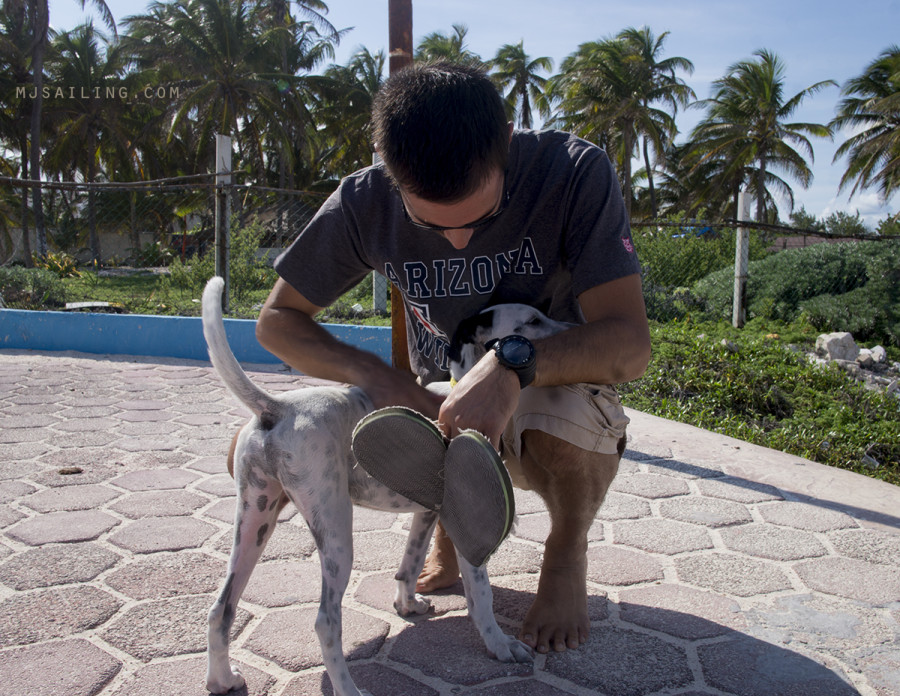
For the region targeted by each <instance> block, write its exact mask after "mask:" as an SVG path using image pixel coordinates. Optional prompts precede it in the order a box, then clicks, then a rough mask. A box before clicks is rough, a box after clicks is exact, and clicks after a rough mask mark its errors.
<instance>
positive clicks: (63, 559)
mask: <svg viewBox="0 0 900 696" xmlns="http://www.w3.org/2000/svg"><path fill="white" fill-rule="evenodd" d="M120 559H121V556H119V555H118V554H116V553H113V552H112V551H110V550H109V549H106V548H104V547H102V546H100V545H98V544H92V543H86V544H64V545H60V546H39V547H38V548H34V549H28V550H27V551H24V552H23V553H20V554H18V555H16V556H14V557H13V558H9V559H7V560H5V561H4V562H3V563H2V564H0V582H2V583H4V584H5V585H6V586H7V587H11V588H12V589H14V590H33V589H35V588H37V587H50V586H51V585H69V584H72V583H76V582H87V581H88V580H93V579H94V578H95V577H97V576H98V575H100V573H102V572H103V571H104V570H107V569H108V568H112V567H113V566H114V565H115V564H116V562H117V561H119V560H120Z"/></svg>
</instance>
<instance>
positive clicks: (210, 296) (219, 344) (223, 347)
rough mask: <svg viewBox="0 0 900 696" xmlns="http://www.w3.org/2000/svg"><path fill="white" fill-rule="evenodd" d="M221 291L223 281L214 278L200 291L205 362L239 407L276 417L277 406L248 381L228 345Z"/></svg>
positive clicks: (259, 414) (268, 395)
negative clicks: (205, 349)
mask: <svg viewBox="0 0 900 696" xmlns="http://www.w3.org/2000/svg"><path fill="white" fill-rule="evenodd" d="M224 287H225V281H224V280H222V279H221V278H219V277H218V276H217V277H214V278H211V279H210V281H209V282H208V283H207V284H206V288H205V289H204V290H203V336H204V337H205V338H206V346H207V348H208V349H209V359H210V360H211V361H212V364H213V367H214V368H216V372H218V373H219V377H221V378H222V381H223V382H225V386H226V387H228V390H229V391H230V392H231V393H232V394H234V395H235V396H236V397H237V398H238V400H239V401H240V402H241V403H243V404H244V405H245V406H246V407H247V408H249V409H250V410H251V411H253V413H255V414H256V415H257V416H260V417H261V416H263V415H264V414H271V415H276V413H277V411H278V404H277V402H276V401H275V400H274V399H273V398H272V396H271V395H270V394H267V393H266V392H264V391H263V390H262V389H260V388H259V387H257V386H256V385H255V384H254V383H253V382H251V381H250V378H249V377H248V376H247V373H246V372H244V370H243V369H241V366H240V364H239V363H238V361H237V358H235V357H234V353H232V352H231V347H230V346H229V345H228V337H227V336H226V335H225V323H224V322H223V321H222V290H223V289H224Z"/></svg>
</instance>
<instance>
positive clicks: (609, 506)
mask: <svg viewBox="0 0 900 696" xmlns="http://www.w3.org/2000/svg"><path fill="white" fill-rule="evenodd" d="M649 516H650V503H648V502H647V501H646V500H644V499H643V498H637V497H635V496H633V495H625V494H622V493H617V492H616V491H610V492H609V493H607V494H606V499H605V500H604V501H603V505H601V506H600V510H599V512H598V513H597V517H598V518H599V519H601V520H610V521H614V520H636V519H640V518H641V517H649Z"/></svg>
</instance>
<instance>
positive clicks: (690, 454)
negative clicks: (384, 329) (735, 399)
mask: <svg viewBox="0 0 900 696" xmlns="http://www.w3.org/2000/svg"><path fill="white" fill-rule="evenodd" d="M252 376H253V379H254V380H256V381H257V382H258V383H259V384H261V385H265V387H266V388H267V389H269V390H271V391H280V390H284V389H288V388H294V387H296V386H297V384H298V382H299V381H305V382H308V381H309V380H298V378H297V377H296V376H291V375H289V374H287V373H285V372H282V371H279V370H277V369H274V368H257V369H255V370H254V371H253V372H252ZM630 415H632V416H633V424H632V428H631V441H630V443H629V449H628V451H627V453H626V458H625V460H624V461H623V463H622V467H621V470H620V473H619V475H618V477H617V479H616V481H615V483H614V485H613V490H612V492H611V493H610V494H609V497H608V499H607V501H606V503H605V504H604V506H603V508H602V509H601V511H600V513H599V516H598V519H597V522H596V524H595V525H594V528H593V529H592V531H591V544H590V551H589V569H588V576H589V583H590V595H591V596H590V613H591V619H592V633H591V637H590V640H589V642H588V644H587V645H585V646H583V647H582V648H580V649H579V650H576V651H570V652H566V653H563V654H558V655H557V654H554V655H549V656H538V657H537V659H536V660H535V663H534V666H533V667H531V666H524V665H513V666H510V665H504V664H500V663H497V662H495V661H494V660H492V659H491V658H489V657H488V656H487V654H485V651H484V648H483V645H482V644H481V642H480V640H479V639H478V637H477V635H476V633H475V630H474V628H473V627H472V625H471V623H470V622H469V620H468V618H467V617H466V613H465V599H464V597H463V596H462V593H461V587H460V586H457V587H456V588H453V589H452V590H450V591H446V592H442V593H438V594H436V595H434V596H433V603H434V611H433V612H432V613H430V614H428V615H426V616H423V617H417V618H415V619H413V620H411V621H410V620H406V619H402V618H400V617H398V616H396V615H395V614H394V612H393V610H392V608H391V601H392V596H393V589H392V588H393V581H392V575H393V572H394V570H395V568H396V565H397V563H398V562H399V559H400V556H401V553H402V548H403V543H404V535H405V524H406V521H407V520H406V517H405V516H403V515H400V516H397V515H392V514H388V513H378V512H372V511H366V510H357V514H356V517H355V520H354V526H355V529H356V545H357V548H356V556H355V561H354V572H353V576H352V578H351V584H350V588H349V590H348V593H347V596H346V598H345V602H344V606H345V618H344V641H345V650H346V652H347V654H348V658H349V659H350V660H351V672H352V673H353V674H354V678H355V679H356V680H357V683H358V684H359V685H360V686H363V687H365V688H367V689H369V690H370V691H371V692H372V694H374V695H375V696H387V695H388V694H390V695H391V696H396V695H398V694H401V695H407V694H408V695H412V696H419V695H422V696H426V695H427V696H431V695H442V696H443V695H447V696H449V695H450V694H453V695H456V694H472V695H473V696H474V695H478V696H520V695H521V696H524V695H526V694H527V695H528V696H562V695H566V694H573V695H582V696H586V695H589V694H604V695H606V696H650V695H651V694H654V695H658V696H663V695H664V694H665V695H675V694H678V695H680V696H689V695H690V696H698V695H701V694H706V695H713V694H719V695H720V696H721V695H735V696H757V695H758V696H773V695H775V694H783V695H785V696H841V695H843V694H862V695H863V696H890V695H894V696H896V695H897V694H900V489H897V488H895V487H893V486H889V485H887V484H883V483H879V482H877V481H873V480H870V479H866V478H863V477H859V476H856V475H854V474H850V473H847V472H842V471H836V470H833V469H828V468H826V467H821V466H819V465H816V464H814V463H812V462H806V461H803V460H799V459H798V458H796V457H788V456H787V455H783V454H781V453H778V452H772V451H769V450H763V449H761V448H756V447H753V446H751V445H747V444H745V443H740V442H737V441H735V440H729V439H728V438H724V437H722V436H717V435H713V434H711V433H706V432H703V431H699V430H697V429H694V428H689V427H688V426H680V425H677V424H672V423H669V422H667V421H661V420H660V419H654V418H652V417H648V416H644V415H643V414H637V413H631V414H630ZM244 416H245V414H244V413H243V412H242V410H241V409H239V408H237V407H236V406H235V405H234V402H233V401H232V400H231V399H230V397H228V396H227V394H226V393H225V391H224V389H223V387H222V386H221V384H220V383H219V381H218V378H217V377H216V375H215V374H214V373H213V372H212V370H211V368H210V367H209V366H208V365H207V364H204V363H197V362H189V361H172V360H168V361H165V360H150V359H147V360H143V359H140V358H137V359H136V358H124V357H111V356H87V355H79V354H62V353H33V352H20V351H0V529H2V534H3V536H2V539H0V692H2V693H3V694H10V695H11V696H38V695H40V696H93V695H95V694H103V695H104V696H157V695H159V696H162V695H164V694H165V695H167V696H168V695H171V696H194V695H198V694H206V693H207V692H206V690H205V689H204V688H203V683H204V672H205V664H204V659H203V651H204V649H205V617H206V612H207V610H208V608H209V606H210V605H211V604H212V602H213V599H214V597H215V594H216V592H217V591H218V588H219V586H220V584H221V583H222V581H223V579H224V573H225V567H226V561H227V556H228V553H229V550H230V544H231V519H232V515H233V508H234V501H235V498H234V489H233V486H232V482H231V479H230V478H229V477H228V474H227V473H226V472H225V453H226V451H227V448H228V444H229V441H230V438H231V435H232V434H233V432H234V430H235V427H236V426H237V425H238V424H240V423H241V422H242V420H243V418H244ZM517 505H518V513H519V523H518V527H517V529H516V532H515V534H514V536H513V537H511V538H510V540H509V541H507V542H506V543H505V544H504V546H503V547H502V548H501V550H500V551H499V552H498V553H497V555H496V556H495V557H494V558H493V559H492V560H491V562H490V564H489V570H490V573H491V578H492V581H493V584H494V587H495V611H496V613H497V615H498V617H499V621H500V623H501V626H502V627H503V628H504V629H505V630H507V631H509V632H514V631H515V630H516V628H517V625H518V623H519V622H520V621H521V619H522V617H523V615H524V613H525V611H526V609H527V607H528V605H529V603H530V601H531V598H532V596H533V593H534V591H535V589H536V587H537V572H538V570H539V567H540V561H541V550H542V540H543V539H544V537H545V535H546V533H547V530H548V529H549V520H548V519H547V515H546V512H545V510H544V508H543V506H542V504H541V502H540V500H539V499H537V498H536V497H535V496H534V495H533V494H528V493H523V492H521V491H517ZM314 551H315V548H314V543H313V540H312V537H311V535H310V534H309V533H308V531H307V530H306V528H305V527H304V525H303V522H302V519H299V516H295V515H294V512H293V510H292V509H290V508H288V509H286V510H285V512H284V513H283V514H282V517H281V524H280V525H279V526H278V527H277V529H276V531H275V533H274V535H273V537H272V540H271V542H270V543H269V545H268V547H267V548H266V551H265V555H264V558H263V561H262V562H261V564H260V565H259V566H258V567H257V570H256V573H255V574H254V576H253V579H252V581H251V584H250V587H249V588H248V590H247V592H246V594H245V596H244V600H243V602H242V604H241V608H240V610H239V611H238V616H237V621H236V625H235V636H234V643H235V645H234V650H233V653H232V654H233V657H234V658H235V660H236V661H237V662H239V663H240V664H241V665H242V668H243V672H244V674H245V675H246V676H247V678H248V688H247V689H246V690H245V691H244V692H243V693H245V694H249V695H251V696H306V695H313V694H331V688H330V684H329V683H328V679H327V677H326V676H325V673H324V669H323V667H322V663H321V656H320V654H319V648H318V643H317V641H316V638H315V634H314V632H313V620H314V616H315V612H316V606H317V602H318V596H319V566H318V561H317V558H316V556H315V554H314Z"/></svg>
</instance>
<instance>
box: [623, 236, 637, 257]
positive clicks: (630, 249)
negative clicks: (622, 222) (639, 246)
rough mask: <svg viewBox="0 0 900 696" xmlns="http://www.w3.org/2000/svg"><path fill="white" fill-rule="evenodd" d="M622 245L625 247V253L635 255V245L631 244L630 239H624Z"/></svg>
mask: <svg viewBox="0 0 900 696" xmlns="http://www.w3.org/2000/svg"><path fill="white" fill-rule="evenodd" d="M622 245H623V246H624V247H625V251H627V252H628V253H629V254H633V253H634V245H633V244H632V243H631V240H630V239H628V237H622Z"/></svg>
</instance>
